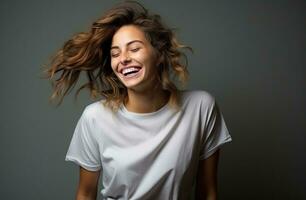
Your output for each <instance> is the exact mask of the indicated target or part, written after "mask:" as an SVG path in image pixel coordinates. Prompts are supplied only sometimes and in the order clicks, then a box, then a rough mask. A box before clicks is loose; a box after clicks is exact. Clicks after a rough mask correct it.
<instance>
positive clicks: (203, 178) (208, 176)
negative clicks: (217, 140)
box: [196, 150, 220, 199]
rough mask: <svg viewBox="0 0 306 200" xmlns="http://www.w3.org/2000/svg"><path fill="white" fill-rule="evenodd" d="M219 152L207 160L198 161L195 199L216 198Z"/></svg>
mask: <svg viewBox="0 0 306 200" xmlns="http://www.w3.org/2000/svg"><path fill="white" fill-rule="evenodd" d="M219 154H220V150H217V151H216V152H215V153H214V154H212V155H211V156H209V157H208V158H207V159H204V160H200V162H199V166H198V174H197V187H196V195H197V199H216V198H217V172H218V160H219Z"/></svg>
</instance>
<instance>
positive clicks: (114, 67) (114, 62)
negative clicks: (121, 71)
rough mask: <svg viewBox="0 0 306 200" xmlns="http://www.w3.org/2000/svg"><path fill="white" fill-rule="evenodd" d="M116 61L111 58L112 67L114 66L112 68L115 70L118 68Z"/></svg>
mask: <svg viewBox="0 0 306 200" xmlns="http://www.w3.org/2000/svg"><path fill="white" fill-rule="evenodd" d="M116 63H117V62H116V59H111V62H110V64H111V67H112V70H113V71H115V69H116V66H117V64H116Z"/></svg>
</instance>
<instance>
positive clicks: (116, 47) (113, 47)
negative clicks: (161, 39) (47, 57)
mask: <svg viewBox="0 0 306 200" xmlns="http://www.w3.org/2000/svg"><path fill="white" fill-rule="evenodd" d="M135 42H140V43H142V44H144V42H143V41H141V40H132V41H130V42H128V43H127V44H126V46H129V45H131V44H132V43H135ZM112 49H119V47H118V46H112V47H111V48H110V50H112Z"/></svg>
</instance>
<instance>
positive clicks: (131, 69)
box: [122, 67, 139, 75]
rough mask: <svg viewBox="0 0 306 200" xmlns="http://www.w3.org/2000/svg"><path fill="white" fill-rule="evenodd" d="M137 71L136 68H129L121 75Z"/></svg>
mask: <svg viewBox="0 0 306 200" xmlns="http://www.w3.org/2000/svg"><path fill="white" fill-rule="evenodd" d="M138 71H139V69H138V68H136V67H130V68H126V69H123V70H122V74H123V75H126V74H127V73H131V72H138Z"/></svg>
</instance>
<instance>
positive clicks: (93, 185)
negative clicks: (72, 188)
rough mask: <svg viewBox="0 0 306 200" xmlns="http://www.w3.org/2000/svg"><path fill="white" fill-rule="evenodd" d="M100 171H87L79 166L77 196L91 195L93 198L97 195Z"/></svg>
mask: <svg viewBox="0 0 306 200" xmlns="http://www.w3.org/2000/svg"><path fill="white" fill-rule="evenodd" d="M100 171H101V170H99V171H88V170H86V169H84V168H82V167H80V177H79V185H78V190H77V199H78V197H91V199H95V198H96V196H97V189H98V182H99V177H100Z"/></svg>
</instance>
